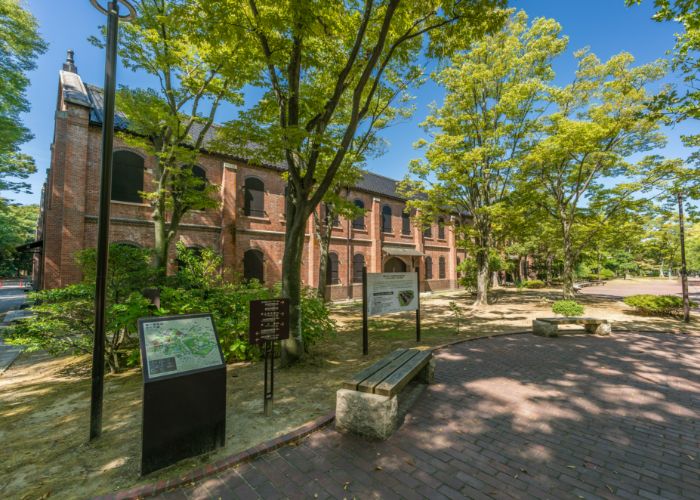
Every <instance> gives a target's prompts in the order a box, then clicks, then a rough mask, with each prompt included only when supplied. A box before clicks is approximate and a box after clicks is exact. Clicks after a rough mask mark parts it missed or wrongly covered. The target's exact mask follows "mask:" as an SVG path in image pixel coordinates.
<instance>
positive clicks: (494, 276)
mask: <svg viewBox="0 0 700 500" xmlns="http://www.w3.org/2000/svg"><path fill="white" fill-rule="evenodd" d="M499 286H500V283H499V282H498V271H494V272H492V273H491V288H498V287H499Z"/></svg>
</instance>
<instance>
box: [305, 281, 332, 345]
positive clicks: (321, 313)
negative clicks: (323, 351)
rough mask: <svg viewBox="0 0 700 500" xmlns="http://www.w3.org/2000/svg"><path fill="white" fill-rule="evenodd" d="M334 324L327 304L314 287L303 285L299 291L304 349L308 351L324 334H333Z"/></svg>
mask: <svg viewBox="0 0 700 500" xmlns="http://www.w3.org/2000/svg"><path fill="white" fill-rule="evenodd" d="M335 332H336V324H335V321H333V319H331V312H330V309H328V305H327V304H326V303H325V302H324V301H323V300H322V299H321V298H320V297H319V296H318V293H317V292H316V290H315V289H313V288H309V287H304V289H303V290H302V292H301V337H302V339H303V341H304V350H305V351H308V350H309V348H310V347H311V346H313V345H314V344H316V343H317V342H318V341H319V340H321V339H322V338H323V337H324V336H325V335H328V334H331V335H333V334H335Z"/></svg>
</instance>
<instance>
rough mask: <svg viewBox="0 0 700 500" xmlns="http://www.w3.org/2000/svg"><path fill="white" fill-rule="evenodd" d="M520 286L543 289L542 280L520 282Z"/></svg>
mask: <svg viewBox="0 0 700 500" xmlns="http://www.w3.org/2000/svg"><path fill="white" fill-rule="evenodd" d="M522 286H523V287H525V288H544V286H545V285H544V281H542V280H525V281H523V282H522Z"/></svg>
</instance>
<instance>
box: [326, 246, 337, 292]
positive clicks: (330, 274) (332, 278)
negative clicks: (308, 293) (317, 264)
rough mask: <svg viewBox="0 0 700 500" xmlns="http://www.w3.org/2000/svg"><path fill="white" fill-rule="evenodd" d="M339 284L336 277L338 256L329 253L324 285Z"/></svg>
mask: <svg viewBox="0 0 700 500" xmlns="http://www.w3.org/2000/svg"><path fill="white" fill-rule="evenodd" d="M338 283H340V278H339V275H338V254H337V253H335V252H331V253H329V254H328V263H327V264H326V285H337V284H338Z"/></svg>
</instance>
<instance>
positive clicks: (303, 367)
mask: <svg viewBox="0 0 700 500" xmlns="http://www.w3.org/2000/svg"><path fill="white" fill-rule="evenodd" d="M604 286H607V285H604ZM558 298H559V292H557V291H555V290H536V291H535V290H520V291H518V290H513V289H508V290H498V291H495V292H494V294H493V303H492V304H491V305H489V306H486V307H485V308H482V309H479V310H472V308H471V307H470V305H469V304H470V296H469V294H467V293H465V292H450V293H443V294H435V295H432V296H429V297H425V298H423V299H422V300H421V304H422V306H423V311H422V324H423V332H422V342H421V344H420V345H421V346H425V347H429V346H436V345H440V344H443V343H446V342H450V341H455V340H459V339H462V338H469V337H473V336H480V335H487V334H494V333H507V332H516V331H523V330H528V329H529V328H530V326H531V320H532V319H534V318H535V317H541V316H551V315H552V313H551V303H552V302H553V301H554V300H556V299H558ZM579 300H580V301H581V302H582V303H583V304H585V306H586V316H593V317H603V318H607V319H610V320H613V321H614V322H615V324H614V327H613V333H615V331H617V332H620V334H623V333H622V332H623V331H624V330H630V331H639V330H644V331H665V332H669V331H670V332H676V333H690V334H700V323H699V322H697V321H694V322H692V323H691V324H690V325H685V324H683V323H682V322H681V321H679V320H676V319H668V318H652V317H641V316H637V315H635V314H634V313H633V312H632V311H631V310H630V309H629V308H628V307H627V306H625V305H624V304H623V303H622V302H620V301H618V300H616V299H613V298H610V297H604V296H601V295H582V296H580V298H579ZM453 301H454V302H455V303H457V304H458V305H459V308H460V311H461V325H460V333H459V334H457V329H456V328H457V318H456V316H455V315H454V313H453V312H452V311H451V310H450V302H453ZM333 311H334V317H335V319H336V320H337V321H338V325H339V333H338V334H337V335H335V336H331V337H328V338H326V339H325V340H323V341H322V342H321V343H320V344H318V345H317V346H315V347H314V348H313V349H312V352H311V354H310V355H309V356H308V359H307V360H306V361H305V362H303V363H302V364H299V365H297V366H295V367H293V368H289V369H283V370H278V371H277V373H276V377H275V383H276V386H275V406H274V413H273V416H272V417H270V418H266V417H264V416H263V415H262V392H263V387H262V385H263V382H262V375H263V374H262V367H261V366H260V364H258V363H245V364H234V365H230V366H229V368H228V373H229V377H230V378H229V382H228V389H227V390H228V399H227V406H228V419H227V437H226V446H225V447H224V448H222V449H220V450H217V451H216V452H213V453H210V454H208V455H205V456H202V457H197V458H192V459H188V460H184V461H182V462H180V463H178V464H176V465H174V466H171V467H169V468H167V469H164V470H162V471H159V472H156V473H153V474H150V475H149V476H147V477H145V478H141V477H139V462H140V432H141V431H140V428H141V384H142V382H141V374H140V371H139V370H130V371H127V372H124V373H120V374H118V375H110V376H108V377H107V381H106V386H105V402H104V432H103V436H102V437H101V438H100V439H98V440H96V441H95V442H94V443H88V442H87V435H88V423H89V394H90V380H89V359H88V358H87V357H76V356H66V357H61V358H51V357H49V356H47V355H45V354H33V355H26V354H25V355H22V357H21V358H20V359H19V360H18V361H17V362H16V363H15V364H14V365H13V366H12V367H11V368H10V369H9V370H8V371H7V372H6V373H5V374H4V375H3V376H1V377H0V443H2V446H0V497H2V498H45V497H47V496H49V495H50V496H51V497H52V498H76V497H87V496H91V495H95V494H104V493H109V492H112V491H115V490H118V489H123V488H127V487H131V486H134V485H137V484H140V483H144V482H153V481H157V480H160V479H165V478H170V477H172V476H175V475H178V474H179V473H182V472H185V471H187V470H189V469H191V468H193V467H195V466H197V465H200V464H202V463H205V462H208V461H210V460H212V459H216V458H221V457H224V456H227V455H231V454H233V453H236V452H239V451H242V450H244V449H246V448H249V447H251V446H254V445H255V444H258V443H260V442H262V441H265V440H268V439H272V438H274V437H276V436H279V435H281V434H284V433H286V432H288V431H290V430H292V429H294V428H296V427H298V426H300V425H301V424H303V423H304V422H307V421H309V420H311V419H313V418H316V417H318V416H320V415H323V414H326V413H328V412H330V411H332V410H333V409H334V406H335V391H336V389H337V388H338V387H339V385H340V382H341V381H342V380H343V379H344V378H346V377H347V376H349V375H351V374H353V373H355V372H357V371H359V370H360V369H361V368H362V367H364V366H367V365H368V364H370V363H372V362H374V361H375V360H377V359H379V358H380V357H382V356H384V355H385V354H386V353H388V352H390V351H391V350H393V349H395V348H397V347H411V346H415V345H416V342H415V323H414V317H415V316H414V314H413V313H405V314H396V315H390V316H383V317H381V318H376V319H374V318H371V319H370V325H369V330H370V344H369V349H370V355H369V356H366V357H364V356H362V354H361V353H362V349H361V335H360V332H361V329H360V328H361V317H360V307H359V304H357V303H346V304H336V305H334V306H333Z"/></svg>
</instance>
